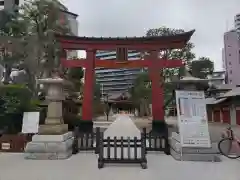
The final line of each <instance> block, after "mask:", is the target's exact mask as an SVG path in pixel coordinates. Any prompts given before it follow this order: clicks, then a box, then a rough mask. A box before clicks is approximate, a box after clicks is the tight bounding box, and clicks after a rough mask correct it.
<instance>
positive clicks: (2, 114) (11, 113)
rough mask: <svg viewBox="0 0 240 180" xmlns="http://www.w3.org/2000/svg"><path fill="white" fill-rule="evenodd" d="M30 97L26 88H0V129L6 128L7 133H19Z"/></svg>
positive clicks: (28, 106)
mask: <svg viewBox="0 0 240 180" xmlns="http://www.w3.org/2000/svg"><path fill="white" fill-rule="evenodd" d="M31 97H32V93H31V91H30V90H29V89H28V88H27V87H26V86H23V85H1V86H0V105H1V106H0V129H2V128H4V127H8V133H17V132H19V131H21V128H22V118H23V112H25V111H28V109H29V108H30V107H31Z"/></svg>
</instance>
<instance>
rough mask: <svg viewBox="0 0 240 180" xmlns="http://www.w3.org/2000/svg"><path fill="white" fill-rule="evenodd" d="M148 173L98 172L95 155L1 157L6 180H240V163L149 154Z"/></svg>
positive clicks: (135, 169) (0, 174) (0, 173)
mask: <svg viewBox="0 0 240 180" xmlns="http://www.w3.org/2000/svg"><path fill="white" fill-rule="evenodd" d="M147 159H148V169H146V170H144V169H141V167H140V165H133V166H127V165H120V166H118V165H108V166H106V167H105V168H103V169H101V170H99V169H98V168H97V156H96V155H95V154H94V153H80V154H78V155H74V156H72V157H71V158H70V159H68V160H55V161H54V160H52V161H51V160H44V161H41V160H25V159H24V157H23V154H10V153H9V154H7V153H3V154H0V179H3V180H16V179H20V180H79V179H83V180H100V179H103V180H123V179H126V180H146V179H147V180H159V179H163V180H187V179H189V180H192V179H194V180H202V179H204V180H226V179H229V180H239V179H240V171H239V167H240V161H239V160H229V159H227V158H225V157H223V161H222V162H219V163H212V162H179V161H175V160H174V159H173V158H172V157H171V156H166V155H164V154H158V153H156V154H148V155H147Z"/></svg>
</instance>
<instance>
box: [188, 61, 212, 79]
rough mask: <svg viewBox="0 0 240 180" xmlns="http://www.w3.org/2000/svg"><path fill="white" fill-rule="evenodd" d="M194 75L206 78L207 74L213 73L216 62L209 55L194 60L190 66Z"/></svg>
mask: <svg viewBox="0 0 240 180" xmlns="http://www.w3.org/2000/svg"><path fill="white" fill-rule="evenodd" d="M189 69H190V71H191V73H192V76H194V77H198V78H201V79H206V78H207V75H209V74H212V72H213V70H214V63H213V62H212V61H211V60H210V59H209V58H207V57H200V58H199V59H198V60H196V61H192V62H191V64H190V67H189Z"/></svg>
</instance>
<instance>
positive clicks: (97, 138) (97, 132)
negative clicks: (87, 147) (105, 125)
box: [95, 127, 100, 154]
mask: <svg viewBox="0 0 240 180" xmlns="http://www.w3.org/2000/svg"><path fill="white" fill-rule="evenodd" d="M95 140H96V142H95V144H96V147H95V154H98V153H99V141H100V128H99V127H97V128H96V138H95Z"/></svg>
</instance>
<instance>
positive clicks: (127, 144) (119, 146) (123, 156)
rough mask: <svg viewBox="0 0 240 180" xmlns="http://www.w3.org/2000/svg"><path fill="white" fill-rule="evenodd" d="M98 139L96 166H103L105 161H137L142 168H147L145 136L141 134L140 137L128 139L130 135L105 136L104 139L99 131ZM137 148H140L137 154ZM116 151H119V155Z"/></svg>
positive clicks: (135, 162) (132, 162) (133, 162)
mask: <svg viewBox="0 0 240 180" xmlns="http://www.w3.org/2000/svg"><path fill="white" fill-rule="evenodd" d="M99 140H100V141H99V158H98V168H103V166H104V164H105V163H128V164H129V163H131V164H138V163H139V164H141V166H142V168H143V169H146V168H147V159H146V147H145V138H144V135H143V134H142V135H141V138H140V139H138V138H137V137H134V138H133V139H130V137H128V138H126V139H125V138H123V137H121V138H120V139H117V137H114V138H113V139H111V138H110V137H107V138H106V139H104V137H103V133H100V139H99ZM138 149H140V153H139V154H138V152H139V151H138ZM105 150H106V151H105ZM118 150H120V151H118ZM125 150H127V151H125ZM105 152H106V153H105ZM118 152H120V155H119V153H118ZM126 152H127V153H126ZM119 156H120V157H119Z"/></svg>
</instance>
